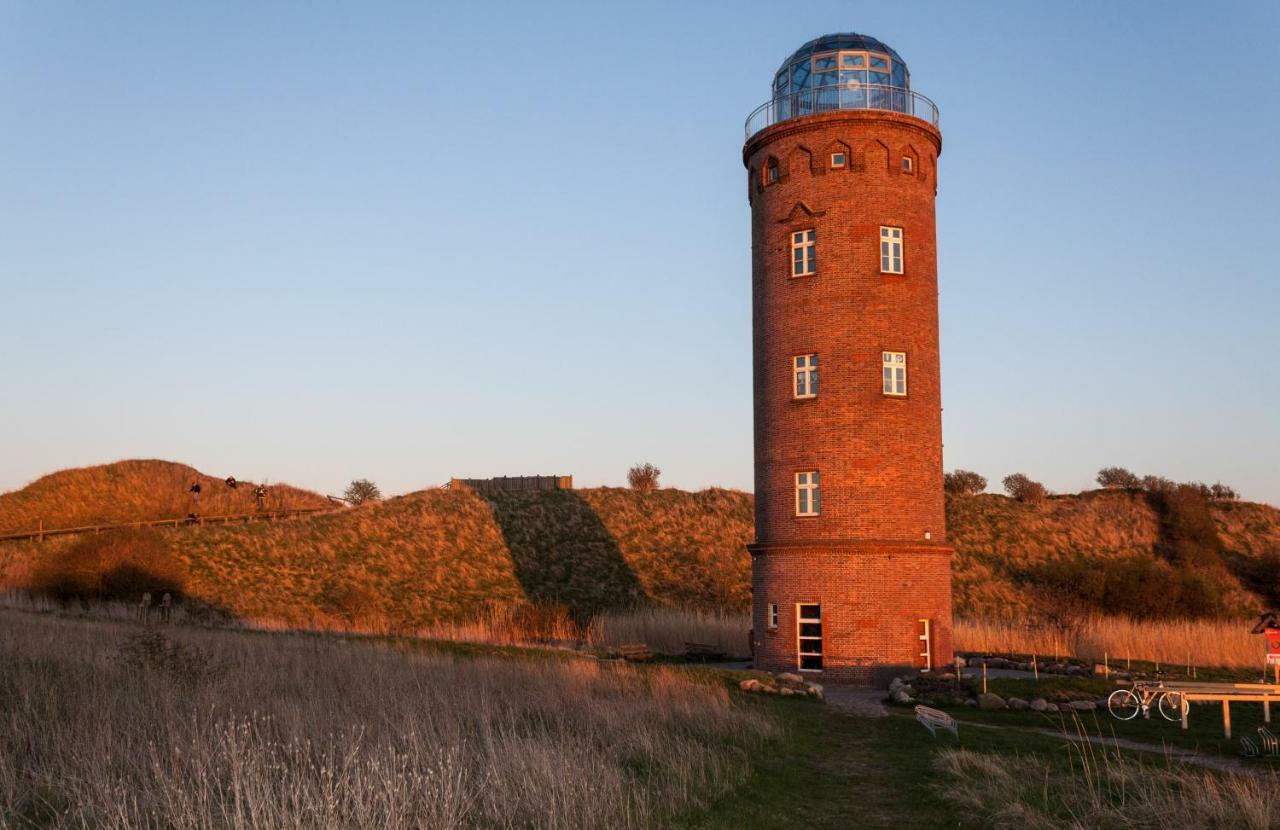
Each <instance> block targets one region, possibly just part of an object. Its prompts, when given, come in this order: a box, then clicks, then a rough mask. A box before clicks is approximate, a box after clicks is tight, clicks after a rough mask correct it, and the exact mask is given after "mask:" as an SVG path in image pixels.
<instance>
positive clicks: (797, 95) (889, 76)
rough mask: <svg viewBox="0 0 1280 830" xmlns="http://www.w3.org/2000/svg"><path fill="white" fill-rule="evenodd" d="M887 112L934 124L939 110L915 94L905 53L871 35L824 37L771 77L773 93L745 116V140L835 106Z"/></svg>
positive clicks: (783, 63) (848, 34) (796, 55)
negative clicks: (904, 58)
mask: <svg viewBox="0 0 1280 830" xmlns="http://www.w3.org/2000/svg"><path fill="white" fill-rule="evenodd" d="M855 109H867V110H887V111H890V112H898V113H902V114H904V115H911V116H914V117H916V118H921V119H924V120H926V121H928V122H929V123H931V124H933V125H934V126H935V127H936V126H937V125H938V108H937V106H936V105H935V104H934V103H933V102H932V101H930V100H929V99H928V98H926V97H924V96H923V95H920V94H918V93H916V92H913V91H912V89H911V73H910V72H909V71H908V70H907V64H906V61H904V60H903V59H902V56H901V55H899V54H898V53H897V52H895V51H893V49H891V48H889V47H888V46H887V45H885V44H884V43H881V42H880V41H878V40H876V39H875V38H873V37H869V36H867V35H860V34H857V33H855V32H845V33H842V34H835V35H823V36H822V37H819V38H814V39H813V40H811V41H809V42H808V43H806V44H805V45H804V46H801V47H800V48H799V49H797V50H796V51H795V53H794V54H792V55H791V57H789V58H787V59H786V60H785V61H783V62H782V66H781V67H779V68H778V71H777V72H776V73H774V76H773V95H772V96H771V97H770V99H769V101H767V102H766V103H764V104H762V105H761V106H759V107H757V108H756V110H755V111H754V112H752V113H751V115H749V116H747V125H746V126H747V138H750V137H751V136H753V135H755V134H756V133H757V132H759V131H760V130H762V129H764V128H765V127H768V126H770V125H773V124H777V123H779V122H781V121H786V120H788V119H791V118H799V117H802V116H805V115H812V114H814V113H822V112H831V111H833V110H855Z"/></svg>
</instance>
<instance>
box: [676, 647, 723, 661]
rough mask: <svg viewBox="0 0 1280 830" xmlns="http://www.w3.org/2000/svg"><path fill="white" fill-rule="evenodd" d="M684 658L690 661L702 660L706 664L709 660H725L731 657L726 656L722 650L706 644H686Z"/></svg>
mask: <svg viewBox="0 0 1280 830" xmlns="http://www.w3.org/2000/svg"><path fill="white" fill-rule="evenodd" d="M684 656H685V657H688V658H689V659H690V660H701V661H702V662H704V663H705V662H707V661H708V660H725V659H727V658H728V656H729V655H727V654H725V653H724V651H722V650H721V649H718V648H716V647H715V646H710V645H707V644H706V643H685V644H684Z"/></svg>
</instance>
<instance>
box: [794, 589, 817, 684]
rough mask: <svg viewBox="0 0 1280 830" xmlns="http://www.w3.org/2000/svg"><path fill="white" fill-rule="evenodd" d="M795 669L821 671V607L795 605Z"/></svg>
mask: <svg viewBox="0 0 1280 830" xmlns="http://www.w3.org/2000/svg"><path fill="white" fill-rule="evenodd" d="M796 668H798V669H800V671H822V605H820V604H819V603H816V602H800V603H796Z"/></svg>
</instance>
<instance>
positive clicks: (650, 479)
mask: <svg viewBox="0 0 1280 830" xmlns="http://www.w3.org/2000/svg"><path fill="white" fill-rule="evenodd" d="M660 475H662V470H659V469H658V468H657V467H655V466H653V465H652V464H649V463H648V462H646V463H644V464H637V465H636V466H634V467H632V468H631V469H630V470H628V471H627V483H628V484H630V485H631V489H632V490H635V491H636V492H638V493H652V492H653V491H654V490H657V489H658V476H660Z"/></svg>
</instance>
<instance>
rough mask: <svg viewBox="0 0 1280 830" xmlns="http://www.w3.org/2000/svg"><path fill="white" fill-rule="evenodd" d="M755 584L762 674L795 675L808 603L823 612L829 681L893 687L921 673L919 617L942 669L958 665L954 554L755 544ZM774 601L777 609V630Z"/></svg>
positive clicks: (933, 549) (910, 548) (932, 548)
mask: <svg viewBox="0 0 1280 830" xmlns="http://www.w3.org/2000/svg"><path fill="white" fill-rule="evenodd" d="M751 582H752V591H753V594H754V599H755V602H754V608H753V613H752V630H753V635H752V637H753V640H754V645H755V664H756V667H757V668H761V669H764V670H766V671H775V672H776V671H796V668H797V662H796V652H797V640H796V634H797V632H796V605H797V603H810V602H818V603H821V604H822V634H823V652H824V655H823V672H822V676H821V678H822V680H824V681H831V680H834V681H843V682H855V683H868V682H873V681H880V682H887V679H888V677H887V676H888V675H890V674H892V673H893V672H894V671H896V670H898V669H903V668H921V667H922V665H923V658H921V657H920V652H921V651H923V644H922V643H921V641H920V639H919V634H920V623H919V620H920V619H927V620H929V622H930V626H929V628H930V635H931V642H930V650H931V652H932V658H933V660H932V662H933V666H934V668H940V667H946V666H947V665H949V664H950V663H951V660H952V650H951V649H952V646H951V550H950V549H949V548H943V547H939V546H936V545H926V546H917V545H858V546H846V545H815V546H793V545H783V546H779V547H772V546H767V547H765V548H764V549H761V548H760V547H759V546H755V545H753V546H752V575H751ZM769 603H777V604H778V627H777V628H776V629H770V628H769V620H768V606H769ZM877 673H879V674H882V675H884V676H876V675H877Z"/></svg>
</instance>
